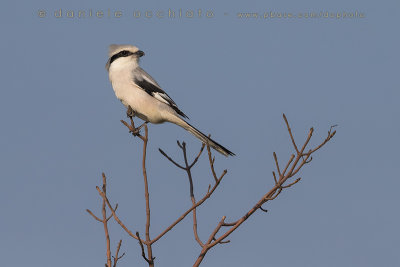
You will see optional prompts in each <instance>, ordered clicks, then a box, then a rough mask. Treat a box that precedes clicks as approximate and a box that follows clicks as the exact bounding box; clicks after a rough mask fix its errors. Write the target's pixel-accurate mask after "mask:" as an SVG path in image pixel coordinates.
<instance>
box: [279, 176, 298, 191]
mask: <svg viewBox="0 0 400 267" xmlns="http://www.w3.org/2000/svg"><path fill="white" fill-rule="evenodd" d="M300 180H301V178H300V177H299V178H297V179H296V180H295V181H294V182H293V183H290V184H288V185H284V186H282V188H289V187H291V186H292V185H294V184H297V183H298V182H299V181H300Z"/></svg>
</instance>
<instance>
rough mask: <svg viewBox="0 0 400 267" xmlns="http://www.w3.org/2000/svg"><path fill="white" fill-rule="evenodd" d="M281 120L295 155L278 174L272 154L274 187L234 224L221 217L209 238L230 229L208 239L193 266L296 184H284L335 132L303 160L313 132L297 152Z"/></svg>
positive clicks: (278, 169) (277, 166)
mask: <svg viewBox="0 0 400 267" xmlns="http://www.w3.org/2000/svg"><path fill="white" fill-rule="evenodd" d="M283 118H284V120H285V123H286V126H287V128H288V132H289V135H290V139H291V141H292V143H293V146H294V148H295V150H296V155H294V154H292V155H291V157H290V159H289V160H288V162H287V163H286V166H285V169H284V170H283V172H280V167H279V162H278V158H277V156H276V153H275V152H274V153H273V157H274V160H275V164H276V168H277V171H278V174H279V179H277V178H276V176H275V173H274V172H273V176H274V182H275V185H274V187H273V188H272V189H271V190H270V191H269V192H268V193H266V194H265V195H264V196H262V197H261V199H260V200H259V201H258V202H257V203H256V204H255V205H254V206H253V207H252V208H251V209H250V210H249V211H248V212H247V213H246V214H245V215H243V216H242V217H241V218H240V219H239V220H237V221H236V222H235V223H224V220H225V218H224V217H223V219H222V220H221V221H220V223H218V225H217V226H216V227H215V229H214V231H213V232H212V234H211V236H212V237H215V235H216V234H217V233H218V231H219V230H220V229H221V227H222V226H224V227H230V228H229V229H228V230H227V231H226V232H225V233H223V234H222V235H221V236H220V237H219V238H216V239H215V240H214V241H213V238H211V239H209V241H210V242H207V243H206V244H205V245H204V246H203V247H202V250H201V252H200V255H199V256H198V258H197V260H196V262H195V263H194V265H193V266H199V265H200V263H201V262H202V260H203V259H204V257H205V255H206V254H207V252H208V251H209V250H210V249H211V248H212V247H214V246H216V245H217V244H220V243H221V242H222V241H224V239H225V238H227V237H228V236H229V235H230V234H231V233H232V232H234V231H235V230H236V229H237V228H238V227H239V226H240V225H241V224H242V223H243V222H245V221H246V220H247V219H248V218H249V217H250V216H251V215H252V214H254V212H256V211H257V210H258V209H260V210H262V211H266V210H265V209H264V208H262V205H263V204H264V203H266V202H267V201H270V200H273V199H275V198H276V197H277V196H278V195H279V194H280V193H281V192H282V190H283V189H285V188H289V187H291V186H293V185H294V184H296V183H298V182H299V181H300V179H301V178H298V179H296V180H295V181H294V182H291V183H289V184H286V185H285V182H286V181H287V180H288V179H289V178H291V177H293V176H294V175H295V174H296V173H297V172H298V171H299V170H300V169H301V168H302V167H303V166H304V165H305V164H307V159H308V158H309V157H310V156H311V154H312V153H314V152H315V151H317V150H318V149H320V148H321V147H322V146H323V145H325V144H326V143H327V142H328V141H329V140H331V139H332V137H333V136H334V135H335V133H336V131H334V132H331V130H332V127H331V129H330V130H329V132H328V136H327V137H326V138H325V140H323V142H322V143H321V144H320V145H318V146H317V147H316V148H314V149H310V150H309V152H307V153H306V158H305V159H303V156H304V150H305V148H306V147H307V145H308V143H309V141H310V139H311V136H312V133H313V131H314V130H313V128H311V129H310V131H309V133H308V136H307V139H306V141H305V142H304V144H303V146H302V148H301V149H300V150H298V146H297V144H296V142H295V140H294V138H293V134H292V132H291V128H290V126H289V123H288V121H287V119H286V116H285V114H283ZM209 157H210V156H209ZM300 159H301V162H300V163H299V161H300ZM212 163H214V162H212ZM298 164H299V165H298ZM296 166H298V168H297V169H295V168H296ZM211 236H210V237H211ZM211 241H213V242H211Z"/></svg>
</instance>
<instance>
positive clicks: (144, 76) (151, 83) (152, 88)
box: [133, 67, 188, 118]
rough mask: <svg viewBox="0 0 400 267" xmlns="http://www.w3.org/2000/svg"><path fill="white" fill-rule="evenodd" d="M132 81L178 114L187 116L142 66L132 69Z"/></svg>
mask: <svg viewBox="0 0 400 267" xmlns="http://www.w3.org/2000/svg"><path fill="white" fill-rule="evenodd" d="M133 81H134V82H135V84H137V85H138V86H140V88H142V89H143V90H144V91H145V92H146V93H148V94H149V95H151V96H152V97H154V98H156V99H157V100H159V101H161V102H163V103H165V104H167V105H169V106H170V107H171V108H172V109H173V110H175V111H176V113H178V114H179V115H181V116H182V117H184V118H188V116H186V115H185V113H183V112H182V111H181V110H180V109H179V108H178V106H177V105H176V103H175V102H174V100H172V98H171V97H169V95H168V94H167V93H166V92H164V90H163V89H161V87H160V86H159V85H158V83H157V82H156V81H155V80H154V79H153V78H152V77H151V76H150V75H149V74H148V73H147V72H145V71H144V70H143V69H142V68H140V67H138V68H136V69H135V70H134V71H133Z"/></svg>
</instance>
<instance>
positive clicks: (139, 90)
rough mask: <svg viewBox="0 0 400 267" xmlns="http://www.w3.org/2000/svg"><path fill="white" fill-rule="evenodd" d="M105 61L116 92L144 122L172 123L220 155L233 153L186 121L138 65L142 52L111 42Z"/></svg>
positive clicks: (130, 46)
mask: <svg viewBox="0 0 400 267" xmlns="http://www.w3.org/2000/svg"><path fill="white" fill-rule="evenodd" d="M108 56H109V59H108V61H107V64H106V69H107V71H108V76H109V79H110V82H111V84H112V87H113V89H114V92H115V95H116V96H117V98H118V99H119V100H121V102H122V104H124V105H125V106H126V107H127V108H128V109H129V108H131V109H132V110H133V112H134V114H135V115H136V116H137V117H139V118H140V119H142V120H144V121H145V122H146V123H147V122H151V123H163V122H171V123H174V124H176V125H179V126H181V127H182V128H183V129H185V130H187V131H188V132H190V133H191V134H193V135H194V136H196V137H197V138H198V139H200V140H201V141H202V142H203V143H205V144H209V145H210V146H211V147H212V148H214V149H215V150H217V151H218V152H220V153H221V154H223V155H225V156H228V155H231V156H233V155H235V154H234V153H232V152H231V151H229V150H228V149H226V148H225V147H223V146H221V145H220V144H218V143H217V142H215V141H214V140H212V139H210V138H209V137H207V136H206V135H204V134H203V133H202V132H200V131H199V130H197V129H196V128H194V127H193V126H192V125H190V124H189V123H187V122H186V121H185V120H183V118H188V117H187V116H186V115H185V113H183V112H182V111H181V110H180V109H179V108H178V106H177V105H176V104H175V102H174V101H173V100H172V99H171V98H170V97H169V96H168V95H167V93H166V92H164V90H162V89H161V87H160V85H158V83H157V82H156V81H155V80H154V79H153V78H152V77H151V76H150V75H149V74H147V72H145V71H144V70H143V69H142V68H140V67H139V58H140V57H142V56H144V52H143V51H141V50H139V49H138V48H137V47H135V46H133V45H115V44H114V45H110V48H109V53H108Z"/></svg>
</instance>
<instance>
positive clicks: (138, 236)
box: [136, 232, 154, 266]
mask: <svg viewBox="0 0 400 267" xmlns="http://www.w3.org/2000/svg"><path fill="white" fill-rule="evenodd" d="M136 236H137V239H138V240H139V245H140V249H141V250H142V257H143V259H144V260H145V261H146V262H147V263H148V264H149V266H150V265H153V264H154V258H151V259H148V258H147V257H146V253H145V252H144V246H143V242H142V239H141V238H140V235H139V232H136Z"/></svg>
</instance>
